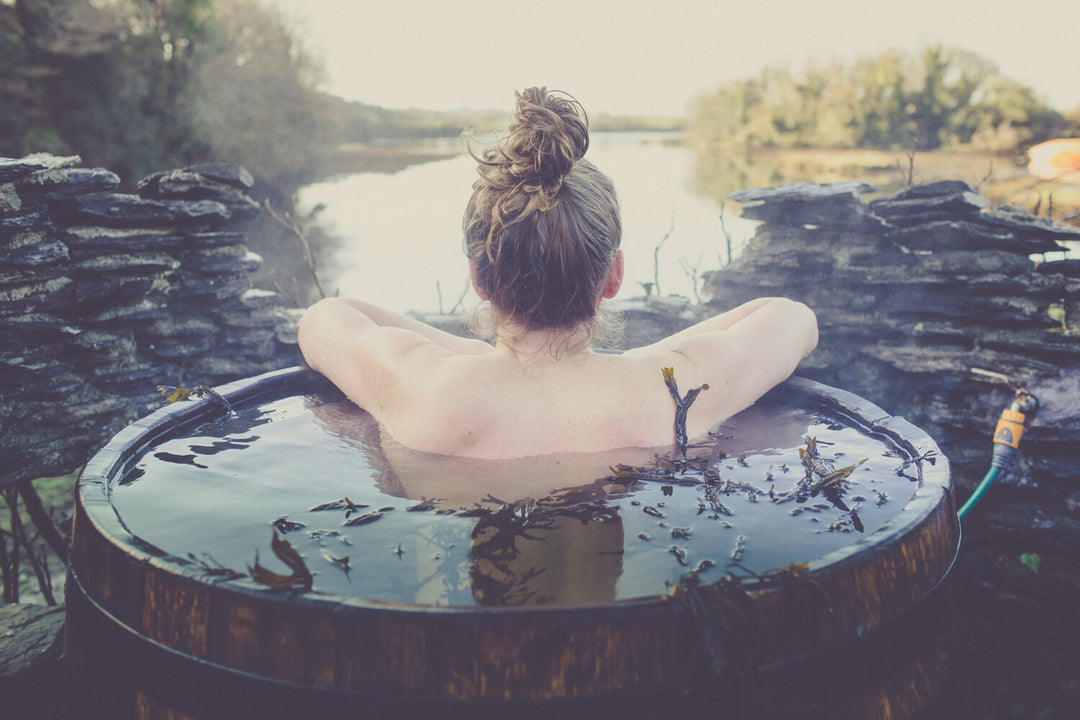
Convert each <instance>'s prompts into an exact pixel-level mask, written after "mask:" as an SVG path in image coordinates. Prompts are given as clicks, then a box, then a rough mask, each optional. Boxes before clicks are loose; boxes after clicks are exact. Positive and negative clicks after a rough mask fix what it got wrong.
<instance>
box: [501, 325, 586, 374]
mask: <svg viewBox="0 0 1080 720" xmlns="http://www.w3.org/2000/svg"><path fill="white" fill-rule="evenodd" d="M592 339H593V338H592V333H591V332H588V331H587V330H586V329H585V328H584V327H578V328H538V329H534V330H527V329H525V328H524V327H522V326H520V325H517V324H516V323H513V322H509V321H503V322H497V323H496V325H495V347H496V348H502V349H505V350H506V351H508V352H511V353H513V354H514V355H516V356H517V357H518V358H519V359H521V360H524V361H528V362H529V363H533V364H535V363H536V362H545V361H548V360H556V359H560V360H561V359H564V358H567V357H571V356H576V355H581V354H584V353H588V352H591V351H592Z"/></svg>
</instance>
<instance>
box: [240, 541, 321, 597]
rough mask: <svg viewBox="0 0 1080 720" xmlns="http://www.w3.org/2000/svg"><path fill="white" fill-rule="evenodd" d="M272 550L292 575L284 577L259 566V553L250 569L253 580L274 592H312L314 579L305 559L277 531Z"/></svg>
mask: <svg viewBox="0 0 1080 720" xmlns="http://www.w3.org/2000/svg"><path fill="white" fill-rule="evenodd" d="M270 549H271V550H273V551H274V555H276V556H277V558H278V560H280V561H281V562H283V563H285V565H286V566H287V567H288V568H289V569H290V570H292V574H290V575H282V574H280V573H276V572H274V571H273V570H269V569H267V568H265V567H263V566H262V565H260V564H259V553H258V552H256V553H255V565H254V566H249V567H248V572H249V573H251V578H252V579H253V580H254V581H255V582H257V583H259V584H260V585H266V586H267V587H269V588H271V589H274V590H288V589H298V590H303V591H308V590H311V586H312V583H313V582H314V578H313V577H312V576H311V571H310V570H308V568H307V565H306V564H305V563H304V558H302V557H301V556H300V553H298V552H297V551H296V549H295V548H294V547H293V546H292V545H290V544H289V541H288V540H283V539H281V538H280V537H278V532H277V530H276V529H275V530H274V536H273V538H271V540H270Z"/></svg>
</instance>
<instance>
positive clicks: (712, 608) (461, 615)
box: [65, 368, 963, 720]
mask: <svg viewBox="0 0 1080 720" xmlns="http://www.w3.org/2000/svg"><path fill="white" fill-rule="evenodd" d="M219 392H220V394H221V395H222V396H224V397H225V398H226V399H227V400H228V401H229V402H230V403H231V404H232V405H233V406H241V405H245V404H248V403H259V402H263V401H265V400H267V399H274V398H282V397H286V396H291V395H308V394H313V393H324V392H332V389H329V388H328V386H327V384H326V382H325V380H323V379H322V378H321V377H320V376H318V375H316V374H314V373H312V372H311V371H309V370H306V369H300V368H295V369H290V370H286V371H281V372H275V373H270V374H267V375H264V376H260V377H257V378H252V379H248V380H243V381H239V382H236V383H232V384H230V385H226V386H223V387H221V388H219ZM776 392H780V393H783V394H785V395H787V396H790V397H791V402H794V403H799V404H803V405H805V406H807V407H812V408H822V409H823V410H825V411H827V412H829V413H831V414H833V415H835V416H836V417H840V418H843V419H844V421H845V422H849V423H852V424H854V425H857V426H858V427H860V428H861V429H862V430H863V431H864V432H867V433H871V434H873V435H875V436H879V437H883V438H887V439H888V440H889V441H890V442H891V443H893V444H895V446H896V447H898V448H900V449H901V451H902V453H903V454H904V455H905V456H906V457H905V462H906V463H908V464H909V465H910V468H909V470H908V471H909V472H911V473H914V474H917V484H913V487H915V488H916V489H915V490H914V491H913V495H912V497H911V498H910V500H908V501H907V502H906V504H904V505H903V508H902V509H901V510H900V512H899V513H898V514H897V515H896V516H895V517H893V518H892V519H891V520H889V522H888V523H887V524H886V525H885V526H884V527H881V528H880V529H878V530H877V531H875V532H873V533H870V534H868V535H866V536H865V537H858V539H857V540H854V541H853V542H852V543H851V544H850V545H848V546H846V547H843V548H842V549H841V550H838V551H835V552H831V553H829V554H827V555H825V556H823V557H820V558H818V559H816V560H814V561H813V562H811V563H809V564H808V566H806V567H804V568H801V569H797V570H796V569H792V570H786V571H780V572H775V573H770V574H764V575H761V576H758V577H755V578H751V579H749V580H747V579H746V578H744V579H742V580H739V581H734V580H721V581H717V582H712V583H707V584H706V583H699V582H695V581H694V580H693V579H692V578H688V579H687V581H686V582H680V583H679V584H677V585H675V586H673V587H672V588H671V591H670V592H668V593H666V594H663V595H657V596H650V597H640V598H633V599H628V600H620V601H617V602H612V603H608V604H603V605H595V604H593V605H580V606H575V605H565V604H564V605H554V606H549V605H544V606H530V607H435V606H425V605H419V604H410V603H399V602H386V601H374V600H368V599H364V598H362V597H352V596H335V595H329V594H320V593H310V592H308V593H304V592H270V591H267V590H265V589H259V588H257V587H252V586H251V585H250V583H249V584H244V583H239V582H234V581H228V580H227V581H222V580H221V579H220V578H213V577H207V575H206V573H205V572H204V568H200V567H198V566H197V565H195V564H193V563H191V562H190V561H188V559H186V558H181V557H175V556H172V555H170V554H168V553H166V552H164V551H162V550H161V549H159V548H157V547H154V546H153V545H151V544H149V543H147V542H145V541H144V540H141V539H140V538H139V537H136V536H135V535H133V534H132V533H131V532H129V531H128V529H127V527H126V525H125V518H124V517H121V516H120V515H119V514H118V512H117V510H116V508H115V507H114V506H113V505H112V504H111V500H110V495H111V490H112V488H113V486H114V483H116V482H118V477H119V475H120V473H121V472H122V470H123V469H124V468H125V466H126V465H127V464H130V461H131V459H132V458H133V457H134V456H135V455H136V454H138V453H139V452H140V450H143V449H145V447H146V446H147V445H148V444H150V443H153V442H156V441H157V440H159V439H160V438H162V437H164V436H166V435H168V434H170V433H175V432H176V431H177V430H178V429H179V428H182V427H185V426H190V425H191V424H192V423H197V422H205V421H206V419H207V418H210V417H214V416H220V415H221V414H223V413H224V412H225V411H224V410H223V409H222V407H221V406H220V405H219V404H216V403H214V402H208V401H197V402H180V403H175V404H173V405H169V406H167V407H164V408H162V409H161V410H159V411H157V412H155V413H153V414H152V415H150V416H148V417H146V418H144V419H142V420H140V421H138V422H136V423H134V424H133V425H131V426H130V427H128V428H126V429H125V430H123V431H122V432H120V433H119V434H118V435H117V436H116V437H115V438H114V439H113V440H112V441H111V442H110V443H109V444H108V445H107V446H106V447H105V448H104V449H103V450H102V451H101V452H100V453H98V454H97V455H96V456H95V457H94V458H93V459H92V460H91V461H90V463H89V464H88V465H87V466H86V468H85V470H84V471H83V473H82V475H81V478H80V480H79V485H78V491H77V501H76V508H75V519H74V527H73V535H72V549H71V560H70V573H69V581H68V585H67V588H68V590H67V593H68V601H67V602H68V604H67V613H68V614H67V629H66V640H65V663H66V666H67V670H68V674H69V678H70V679H69V684H70V688H69V690H70V692H69V697H70V699H71V706H72V716H73V717H91V716H95V717H108V718H117V719H120V718H193V719H199V720H209V719H211V718H238V717H251V718H260V719H266V718H339V717H341V718H343V717H394V716H401V715H403V714H404V715H405V716H408V717H433V718H434V717H438V718H446V717H458V716H460V717H466V716H468V717H475V716H480V717H489V716H494V715H495V714H496V713H498V714H500V715H505V716H508V717H514V718H520V717H522V716H529V717H531V716H536V717H539V716H544V717H551V716H556V717H558V716H563V717H565V716H573V717H578V716H581V717H584V716H589V717H596V716H597V715H596V713H598V712H599V713H602V715H601V716H602V717H616V716H622V717H660V716H668V717H717V718H829V719H830V720H837V719H839V718H860V719H867V718H915V717H927V718H928V717H936V716H938V715H939V714H940V713H941V712H943V707H945V706H947V705H948V704H949V703H951V702H952V701H953V700H954V699H955V695H954V694H953V693H951V692H950V688H951V687H952V685H953V683H954V682H955V680H956V679H957V677H958V675H959V672H958V666H957V665H958V664H957V663H956V662H955V660H956V658H957V655H958V652H959V648H960V640H961V638H962V636H963V628H962V617H961V613H960V609H959V602H958V598H957V588H956V585H957V583H955V582H951V581H950V579H949V573H950V570H951V568H952V565H953V563H954V561H955V559H956V556H957V551H958V548H959V542H960V526H959V522H958V520H957V517H956V512H955V507H954V503H953V498H952V493H951V486H950V476H949V469H948V463H947V461H946V460H945V459H944V458H943V457H941V456H940V454H938V451H937V446H936V445H935V443H934V442H933V440H932V439H931V438H929V437H928V436H927V435H926V434H925V433H924V432H922V431H921V430H919V429H917V428H915V427H913V426H912V425H911V424H909V423H908V422H906V421H905V420H903V419H900V418H897V417H891V416H889V415H888V414H887V413H885V412H884V411H882V410H881V409H880V408H878V407H876V406H874V405H873V404H871V403H869V402H867V401H865V400H863V399H861V398H859V397H857V396H854V395H852V394H850V393H847V392H844V391H841V390H837V389H835V388H831V387H827V386H824V385H821V384H818V383H814V382H810V381H806V380H801V379H793V380H790V381H788V383H786V384H785V385H783V386H781V388H779V389H778V390H777V391H776ZM935 456H936V462H935V463H933V464H931V462H930V461H929V459H931V458H935ZM253 472H257V469H255V470H253Z"/></svg>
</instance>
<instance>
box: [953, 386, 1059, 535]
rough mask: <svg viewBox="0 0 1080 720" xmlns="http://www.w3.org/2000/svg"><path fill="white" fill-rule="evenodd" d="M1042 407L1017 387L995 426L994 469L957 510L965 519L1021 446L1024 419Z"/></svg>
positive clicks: (991, 462) (991, 466) (960, 516)
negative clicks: (1011, 400) (1013, 396)
mask: <svg viewBox="0 0 1080 720" xmlns="http://www.w3.org/2000/svg"><path fill="white" fill-rule="evenodd" d="M1038 409H1039V401H1038V400H1037V399H1036V397H1035V396H1034V395H1032V394H1031V393H1029V392H1028V391H1026V390H1023V389H1020V390H1016V399H1014V400H1013V402H1012V404H1011V405H1010V406H1009V407H1008V408H1007V409H1005V410H1002V411H1001V417H1000V418H999V419H998V424H997V427H996V428H995V429H994V455H993V458H992V459H991V461H990V469H989V470H987V471H986V475H985V476H983V479H982V480H981V481H979V484H978V485H977V486H976V487H975V491H974V492H973V493H971V497H969V498H968V499H967V502H965V503H964V505H963V506H962V507H961V508H960V510H959V511H957V513H956V514H957V516H958V517H959V518H960V519H961V520H963V519H964V516H965V515H967V514H968V512H969V511H970V510H971V509H972V508H973V507H975V505H976V504H978V502H979V501H980V500H981V499H982V497H983V495H985V494H986V491H987V490H989V489H990V486H991V485H992V484H993V482H994V480H996V479H997V477H998V475H1000V474H1001V473H1002V471H1004V470H1007V469H1008V468H1009V465H1010V462H1011V460H1012V456H1013V454H1014V453H1015V452H1016V450H1017V448H1019V447H1020V438H1021V436H1023V434H1024V421H1025V419H1026V417H1027V415H1030V414H1032V413H1034V412H1035V411H1036V410H1038Z"/></svg>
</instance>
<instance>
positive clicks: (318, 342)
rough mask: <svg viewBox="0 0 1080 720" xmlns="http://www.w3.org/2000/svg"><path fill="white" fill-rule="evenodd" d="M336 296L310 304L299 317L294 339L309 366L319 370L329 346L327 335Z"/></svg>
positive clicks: (329, 329)
mask: <svg viewBox="0 0 1080 720" xmlns="http://www.w3.org/2000/svg"><path fill="white" fill-rule="evenodd" d="M336 304H338V302H337V298H324V299H322V300H319V301H318V302H316V303H314V304H313V305H311V306H310V307H309V308H308V309H307V310H305V311H304V314H303V315H302V316H301V317H300V325H299V327H298V328H297V333H296V341H297V344H298V345H299V346H300V353H301V354H302V355H303V356H304V362H306V363H307V364H308V365H309V366H310V367H311V368H313V369H315V370H319V369H320V368H321V367H322V366H323V364H324V363H323V362H322V360H323V359H324V357H325V354H326V351H327V349H328V347H329V344H330V343H329V337H328V336H329V335H330V334H331V328H332V324H333V321H332V316H333V314H334V306H335V305H336Z"/></svg>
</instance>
